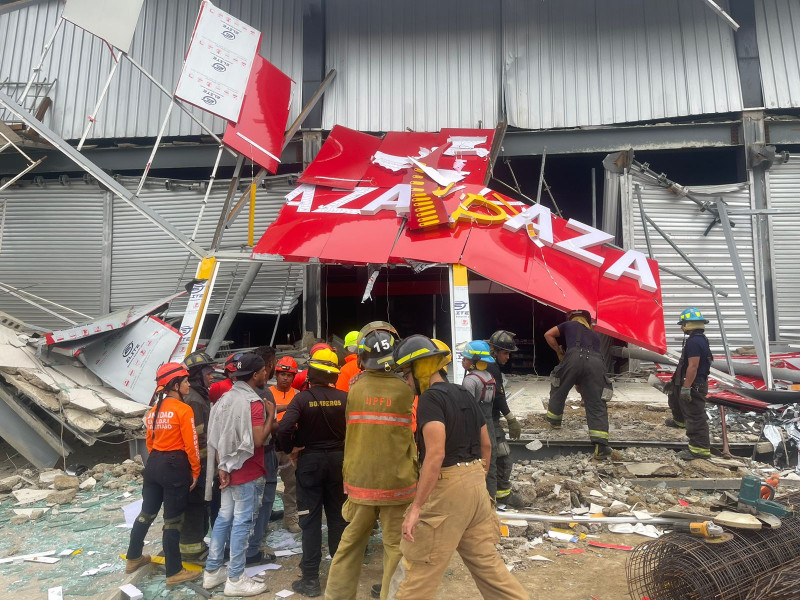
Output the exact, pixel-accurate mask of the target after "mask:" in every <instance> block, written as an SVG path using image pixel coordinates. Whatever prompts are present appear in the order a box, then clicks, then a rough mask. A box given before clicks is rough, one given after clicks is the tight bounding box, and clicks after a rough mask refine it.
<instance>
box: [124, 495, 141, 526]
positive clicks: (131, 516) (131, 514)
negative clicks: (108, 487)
mask: <svg viewBox="0 0 800 600" xmlns="http://www.w3.org/2000/svg"><path fill="white" fill-rule="evenodd" d="M140 512H142V500H137V501H136V502H131V503H130V504H126V505H125V506H123V507H122V513H123V514H124V515H125V525H127V526H128V528H129V529H130V528H132V527H133V522H134V521H135V520H136V517H138V516H139V513H140Z"/></svg>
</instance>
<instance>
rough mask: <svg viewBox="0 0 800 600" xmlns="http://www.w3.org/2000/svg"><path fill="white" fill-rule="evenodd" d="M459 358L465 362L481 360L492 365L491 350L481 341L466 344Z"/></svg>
mask: <svg viewBox="0 0 800 600" xmlns="http://www.w3.org/2000/svg"><path fill="white" fill-rule="evenodd" d="M461 356H463V357H464V358H466V359H467V360H482V361H483V362H487V363H493V362H494V358H492V350H491V348H489V344H488V343H487V342H485V341H483V340H472V341H471V342H467V343H466V345H465V346H464V350H463V351H462V352H461Z"/></svg>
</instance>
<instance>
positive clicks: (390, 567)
mask: <svg viewBox="0 0 800 600" xmlns="http://www.w3.org/2000/svg"><path fill="white" fill-rule="evenodd" d="M397 340H398V336H397V332H396V331H395V329H394V327H392V326H391V325H390V324H389V323H386V322H380V321H379V322H374V323H370V324H369V325H367V326H366V327H365V328H364V329H362V330H361V331H360V332H359V333H358V349H359V353H358V358H359V360H360V362H361V365H362V366H363V368H364V369H365V371H364V372H363V373H362V374H360V375H358V376H356V379H355V381H354V383H352V385H351V386H350V391H349V393H348V395H347V433H346V436H345V442H344V469H343V474H344V491H345V493H346V494H347V501H346V502H345V504H344V506H343V507H342V516H343V517H344V519H345V520H346V521H348V522H349V525H348V526H347V528H346V529H345V530H344V533H343V534H342V540H341V542H339V547H338V549H337V550H336V556H334V557H333V562H332V563H331V569H330V573H329V575H328V586H327V588H326V589H325V598H326V599H327V600H354V599H355V597H356V591H357V590H358V579H359V576H360V575H361V565H362V563H363V562H364V552H365V550H366V548H367V544H368V543H369V539H370V536H371V535H372V533H373V531H372V528H373V525H374V524H375V521H376V519H377V520H379V521H380V523H381V530H382V533H383V582H382V584H381V585H380V586H373V589H375V590H376V591H377V589H378V588H379V589H380V597H381V598H386V594H387V593H388V591H389V582H390V581H391V579H392V575H393V573H394V571H395V569H396V568H397V563H398V562H400V533H401V526H402V523H403V514H404V513H405V511H406V508H407V507H408V505H409V504H410V503H411V501H412V500H413V499H414V494H415V493H416V490H417V456H416V455H417V449H416V446H415V444H414V434H413V431H412V429H411V425H412V422H411V410H412V406H413V403H414V394H413V392H412V391H411V389H410V388H409V387H408V385H407V384H406V383H405V381H403V380H402V379H401V378H400V377H398V376H397V375H396V374H395V373H394V359H393V357H392V353H393V352H394V348H395V346H396V345H397Z"/></svg>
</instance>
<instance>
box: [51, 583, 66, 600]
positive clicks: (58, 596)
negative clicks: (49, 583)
mask: <svg viewBox="0 0 800 600" xmlns="http://www.w3.org/2000/svg"><path fill="white" fill-rule="evenodd" d="M47 600H64V588H63V587H62V586H60V585H59V586H58V587H51V588H50V589H49V590H47Z"/></svg>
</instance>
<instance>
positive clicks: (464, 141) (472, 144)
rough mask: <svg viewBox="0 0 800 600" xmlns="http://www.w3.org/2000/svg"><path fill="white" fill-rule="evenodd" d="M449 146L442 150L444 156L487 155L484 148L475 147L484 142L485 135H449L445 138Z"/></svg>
mask: <svg viewBox="0 0 800 600" xmlns="http://www.w3.org/2000/svg"><path fill="white" fill-rule="evenodd" d="M447 141H448V142H450V146H449V147H448V148H447V150H445V151H444V155H445V156H459V155H462V156H479V157H481V158H484V157H486V156H489V151H488V150H487V149H486V148H476V146H480V145H482V144H485V143H486V136H483V137H478V136H463V135H456V136H451V137H450V138H448V140H447Z"/></svg>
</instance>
